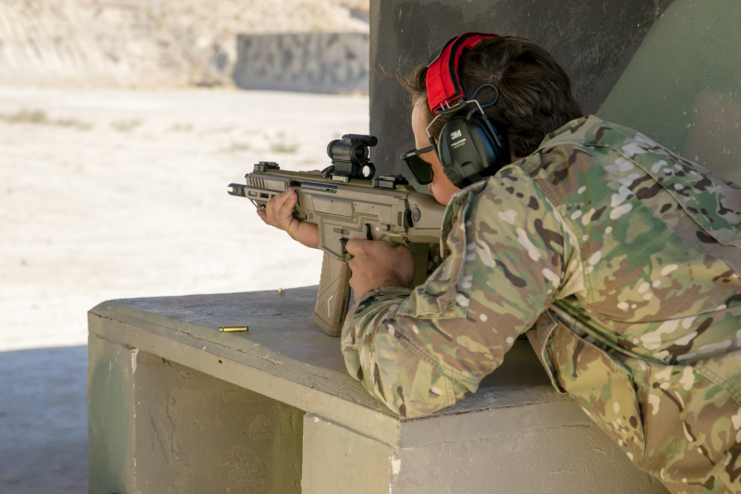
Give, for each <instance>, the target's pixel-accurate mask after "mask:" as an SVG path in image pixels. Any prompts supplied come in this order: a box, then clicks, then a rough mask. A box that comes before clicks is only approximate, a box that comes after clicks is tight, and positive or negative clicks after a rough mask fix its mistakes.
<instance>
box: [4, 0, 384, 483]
mask: <svg viewBox="0 0 741 494" xmlns="http://www.w3.org/2000/svg"><path fill="white" fill-rule="evenodd" d="M368 9H369V5H368V0H273V1H271V2H258V1H253V0H220V1H211V0H179V1H173V0H1V1H0V492H1V493H7V494H19V493H24V494H35V493H45V494H48V493H51V492H74V493H83V492H87V416H86V360H87V350H86V341H87V317H86V312H87V310H89V309H90V308H92V307H93V306H95V305H97V304H98V303H100V302H102V301H104V300H107V299H115V298H130V297H150V296H159V295H182V294H198V293H225V292H242V291H252V290H277V289H278V288H289V287H296V286H306V285H314V284H317V283H318V281H319V271H320V266H321V255H320V254H319V252H318V251H311V250H309V249H306V248H304V247H301V246H299V245H295V244H294V243H293V242H292V241H290V239H289V238H288V236H287V235H285V234H283V233H281V232H278V231H276V230H273V229H271V228H269V227H267V226H265V225H263V224H262V222H261V221H260V220H259V218H258V217H257V215H256V214H255V212H254V207H253V206H252V205H251V204H250V203H249V202H247V201H245V200H243V199H241V200H240V199H238V198H235V197H232V196H229V195H227V193H226V189H227V185H228V184H229V183H230V182H240V181H243V179H244V174H245V173H246V172H248V171H251V169H252V165H253V163H256V162H257V161H259V160H270V161H277V162H279V163H280V164H281V166H282V167H283V168H287V169H293V170H312V169H321V168H324V167H325V166H327V165H328V161H329V160H328V158H327V155H326V146H327V143H328V142H329V141H330V140H331V139H335V138H338V137H340V136H341V135H342V134H344V133H357V134H365V133H368V126H369V123H368V120H369V118H368V107H369V101H368V80H369V74H368V72H369V71H368V33H369V26H368Z"/></svg>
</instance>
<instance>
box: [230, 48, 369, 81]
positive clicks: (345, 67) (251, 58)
mask: <svg viewBox="0 0 741 494" xmlns="http://www.w3.org/2000/svg"><path fill="white" fill-rule="evenodd" d="M368 53H369V36H368V34H365V33H306V34H278V35H272V34H271V35H246V34H245V35H239V36H238V38H237V63H236V66H235V68H234V81H235V83H236V85H237V86H238V87H240V88H242V89H270V90H282V91H302V92H317V93H353V92H359V93H363V94H368Z"/></svg>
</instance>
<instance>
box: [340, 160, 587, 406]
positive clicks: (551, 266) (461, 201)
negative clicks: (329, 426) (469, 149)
mask: <svg viewBox="0 0 741 494" xmlns="http://www.w3.org/2000/svg"><path fill="white" fill-rule="evenodd" d="M446 232H447V235H446ZM574 245H576V243H575V239H574V238H573V234H571V233H570V230H569V229H568V227H567V226H566V225H565V223H564V222H563V220H562V219H561V217H560V216H559V214H558V212H557V211H556V210H555V209H554V208H553V206H552V205H551V203H550V202H549V201H548V199H547V198H546V197H545V195H544V194H543V192H542V191H541V189H540V188H538V187H537V185H536V184H535V183H534V182H533V180H532V179H531V178H530V177H529V176H528V175H527V174H526V173H525V172H524V171H523V170H522V169H521V168H520V167H519V166H515V165H513V166H510V167H507V168H505V169H503V170H502V171H500V173H498V174H497V175H496V176H494V177H492V178H490V179H489V180H488V181H487V182H486V183H484V184H478V185H477V186H471V187H470V188H467V189H464V190H462V191H461V192H459V193H458V194H456V195H455V196H454V197H453V199H452V200H451V203H450V205H449V206H448V209H447V210H446V214H445V220H444V224H443V240H442V242H441V249H442V251H443V252H442V254H443V256H444V257H445V259H444V261H443V262H442V264H441V265H440V266H439V267H438V269H436V270H435V271H434V272H433V273H432V275H431V276H430V277H429V278H428V280H427V281H426V282H425V284H423V285H420V286H418V287H416V288H415V289H414V290H408V289H400V288H379V289H376V290H371V291H369V292H368V293H367V294H365V295H364V297H363V299H361V300H359V301H358V303H356V304H355V306H354V307H353V308H352V310H351V312H350V314H348V318H347V320H346V322H345V326H344V328H343V333H342V349H343V354H344V357H345V363H346V365H347V369H348V371H349V372H350V374H351V375H353V376H355V377H356V378H357V379H358V380H359V381H361V382H362V383H363V386H364V387H365V388H366V389H368V391H369V392H370V393H371V394H372V395H373V396H375V397H376V398H377V399H379V400H380V401H382V402H383V403H385V404H386V405H387V406H388V407H389V408H390V409H391V410H392V411H394V412H396V413H398V414H399V415H401V416H403V417H417V416H421V415H427V414H430V413H433V412H435V411H436V410H439V409H441V408H444V407H447V406H449V405H452V404H454V403H455V401H456V400H457V399H460V398H462V397H463V396H464V395H465V393H466V392H467V391H471V392H474V391H476V390H477V389H478V386H479V382H480V381H481V379H483V378H484V376H486V375H487V374H489V373H491V372H492V371H493V370H494V369H496V368H497V367H498V366H499V365H500V364H501V363H502V360H503V358H504V354H505V353H506V352H507V350H509V349H510V348H511V347H512V345H513V343H514V341H515V339H516V338H517V336H518V335H519V334H521V333H523V332H525V331H526V330H528V329H529V328H530V327H531V326H532V325H533V324H534V323H535V320H536V319H537V318H538V316H539V315H540V314H541V313H542V312H543V311H544V310H545V309H546V308H547V307H548V306H550V304H551V303H552V302H553V301H554V299H555V298H556V297H557V295H558V292H559V288H560V287H561V286H562V285H564V284H565V282H566V278H567V277H569V276H570V274H569V273H568V272H567V265H569V264H570V262H569V261H570V259H571V258H572V257H574V256H575V255H576V249H575V248H574ZM571 264H573V263H571Z"/></svg>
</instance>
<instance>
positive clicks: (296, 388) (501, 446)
mask: <svg viewBox="0 0 741 494" xmlns="http://www.w3.org/2000/svg"><path fill="white" fill-rule="evenodd" d="M316 293H317V290H316V287H307V288H296V289H292V290H287V291H286V292H285V295H284V296H281V295H279V294H278V292H277V291H270V292H253V293H235V294H224V295H194V296H184V297H165V298H143V299H128V300H115V301H109V302H104V303H102V304H100V305H98V306H97V307H95V308H94V309H92V310H91V311H90V313H89V332H90V334H89V362H88V420H89V445H90V449H89V451H90V492H91V493H93V494H111V493H118V494H137V493H139V494H159V493H163V492H175V493H197V494H202V493H206V492H207V493H226V492H228V493H275V494H290V493H299V492H303V493H304V494H335V493H336V494H345V493H354V494H366V493H367V494H371V493H374V494H375V493H378V494H381V493H382V494H386V493H393V494H401V493H404V494H406V493H424V494H429V493H435V494H441V493H470V494H478V493H489V492H506V493H545V492H547V493H569V494H572V493H585V494H586V493H596V492H599V493H615V494H622V493H626V492H632V493H640V494H647V493H665V492H666V491H665V490H664V487H663V486H662V485H661V484H660V483H658V481H656V480H655V479H653V478H652V477H650V476H648V475H645V474H643V473H642V472H640V471H638V470H637V469H635V468H634V467H633V465H632V464H631V463H630V462H629V461H628V459H627V458H626V457H625V455H623V454H622V452H621V451H620V450H619V449H618V447H617V445H614V444H612V442H611V441H610V440H609V439H608V438H607V436H605V435H604V434H603V433H602V432H600V431H599V430H598V429H597V428H596V426H594V425H593V424H592V422H591V421H590V420H589V419H588V418H587V417H586V415H584V413H583V412H582V411H581V410H580V409H579V407H578V406H577V405H576V404H575V403H573V402H572V401H570V400H569V399H568V398H567V397H565V396H564V395H559V394H557V393H556V392H555V391H554V390H553V389H552V388H551V385H550V383H549V381H548V378H547V376H546V374H545V372H544V371H543V369H542V368H541V366H540V363H539V362H538V360H537V358H536V356H535V354H534V353H533V351H532V349H531V348H530V346H529V343H528V342H527V341H526V340H518V341H517V342H516V344H515V347H514V348H513V349H512V350H511V351H510V353H508V354H507V359H506V363H505V364H504V365H503V366H502V367H501V368H500V369H498V370H497V371H496V372H494V373H493V374H492V375H490V376H489V377H487V378H486V379H485V381H484V382H483V383H482V387H481V389H480V390H479V392H478V393H476V394H475V395H472V396H469V397H467V398H466V399H464V400H461V401H460V402H458V403H457V404H456V405H455V406H453V407H450V408H448V409H445V410H442V411H441V412H439V413H436V414H434V415H432V416H430V417H425V418H421V419H411V420H406V419H400V418H398V417H396V416H394V415H393V414H391V413H390V412H389V411H387V410H386V409H385V407H384V406H383V405H381V404H380V403H378V402H376V401H375V400H374V399H373V398H371V397H370V395H369V394H368V393H367V392H366V391H365V390H364V389H363V387H362V386H361V385H360V383H358V382H357V381H355V380H354V379H352V378H351V377H350V376H349V375H348V374H347V372H346V370H345V365H344V361H343V359H342V355H341V352H340V348H339V345H340V343H339V339H337V338H331V337H329V336H327V335H326V334H325V333H324V332H323V331H322V330H321V329H319V328H318V327H317V326H315V325H314V324H313V323H312V322H311V314H312V311H313V309H314V303H315V300H316ZM239 325H242V326H243V325H247V326H249V331H248V332H246V333H229V332H220V331H219V327H222V326H239Z"/></svg>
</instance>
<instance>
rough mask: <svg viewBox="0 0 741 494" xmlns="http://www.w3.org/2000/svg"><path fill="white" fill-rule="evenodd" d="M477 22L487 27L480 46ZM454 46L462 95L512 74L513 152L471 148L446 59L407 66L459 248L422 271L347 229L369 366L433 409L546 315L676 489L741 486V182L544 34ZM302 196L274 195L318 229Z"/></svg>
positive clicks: (620, 430) (580, 399) (624, 429)
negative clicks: (554, 47) (640, 115)
mask: <svg viewBox="0 0 741 494" xmlns="http://www.w3.org/2000/svg"><path fill="white" fill-rule="evenodd" d="M471 35H477V36H480V38H481V39H479V40H477V41H476V42H475V43H473V42H469V43H468V46H464V45H461V43H462V41H461V40H464V39H469V38H470V36H471ZM466 36H469V38H465V37H466ZM469 41H470V40H469ZM451 43H452V44H451ZM461 46H462V48H461ZM456 47H457V48H456ZM458 48H460V50H459V51H458V52H457V53H455V52H451V51H450V50H453V51H454V50H456V49H458ZM446 50H448V51H447V52H446ZM446 53H447V55H445V54H446ZM440 56H450V57H451V58H450V60H452V62H451V63H450V64H448V63H447V62H448V61H449V60H447V59H446V60H445V62H446V63H445V64H444V65H445V66H446V67H447V66H451V67H457V70H456V71H455V72H454V73H452V74H449V76H450V77H452V79H450V80H447V83H449V82H450V81H452V82H453V83H454V84H453V86H455V83H458V85H459V86H460V87H459V90H460V92H461V94H462V95H463V96H464V97H462V100H466V101H469V102H470V100H467V98H471V100H473V99H477V96H476V95H477V94H478V92H479V90H480V89H481V88H482V87H484V86H491V87H493V89H492V88H490V89H491V90H489V91H488V93H490V94H489V96H490V101H486V100H485V99H484V98H483V97H478V100H477V105H478V106H480V107H483V108H482V109H481V110H479V111H481V112H482V113H485V115H483V116H482V117H481V118H483V120H488V121H489V122H490V124H491V125H490V126H489V129H490V130H492V129H491V127H492V126H493V127H494V129H493V130H492V132H494V133H495V134H497V137H493V138H491V141H492V142H494V141H497V142H498V138H499V137H501V138H503V139H504V141H505V142H504V143H503V146H504V147H503V149H505V148H506V149H508V153H507V157H508V158H509V159H506V160H505V161H506V163H498V164H497V163H493V164H492V163H489V165H490V166H489V167H488V168H487V169H486V170H484V171H483V172H482V171H481V170H477V171H475V172H470V170H469V171H466V168H465V166H460V164H457V163H456V162H455V159H451V155H452V154H455V152H456V151H455V149H454V148H452V144H451V143H450V142H444V141H446V140H447V139H448V137H446V136H445V134H444V132H442V131H443V128H445V127H444V126H445V125H447V124H448V123H449V122H451V121H452V120H453V119H454V118H455V116H456V114H458V115H460V109H459V110H458V111H457V112H456V111H448V110H451V105H450V104H449V103H450V102H449V101H448V102H447V104H448V106H447V107H446V106H445V105H446V103H442V106H440V105H439V102H440V97H439V96H440V94H441V91H443V92H444V91H445V88H444V87H445V86H446V81H445V80H444V79H445V77H442V79H440V76H439V74H437V73H435V74H431V73H430V72H431V70H432V69H434V68H435V67H436V66H435V63H434V62H433V64H431V66H430V67H431V68H430V69H428V67H427V66H423V67H420V68H419V69H417V70H416V72H415V73H414V74H413V76H412V77H411V78H410V81H409V82H408V83H406V84H405V85H406V86H407V88H408V89H409V90H410V92H411V95H412V98H413V103H414V109H413V112H412V128H413V131H414V135H415V140H416V147H417V149H419V151H417V152H412V153H406V154H405V156H406V158H407V159H408V161H409V162H410V168H411V171H413V172H414V174H415V176H418V177H424V175H425V170H424V167H425V164H426V166H427V167H428V170H427V172H428V176H429V177H430V179H429V180H430V183H429V186H428V187H429V189H430V192H431V193H432V194H433V195H434V197H435V199H437V200H438V201H439V202H440V203H442V204H447V205H448V206H447V210H446V214H445V220H444V223H443V226H442V228H443V231H442V234H443V235H442V239H441V246H440V247H441V250H442V257H443V260H442V263H441V264H440V266H439V267H438V268H437V269H436V270H435V271H434V272H433V273H432V275H431V276H430V277H429V279H428V280H427V281H426V283H425V284H423V285H421V286H418V287H416V288H414V289H413V290H410V289H409V288H408V287H409V286H410V285H411V283H412V279H413V276H414V266H413V262H412V256H411V254H410V253H409V251H408V250H407V249H406V248H404V247H391V246H389V245H388V244H386V243H384V242H372V241H366V240H351V241H349V242H348V243H347V250H348V252H349V253H350V254H352V255H353V256H355V257H354V258H353V260H352V261H351V262H350V267H351V268H352V271H353V277H352V279H351V282H350V284H351V286H352V288H353V289H354V292H355V300H356V303H355V305H354V306H353V308H352V309H351V311H350V313H349V314H348V317H347V320H346V322H345V326H344V328H343V333H342V349H343V352H344V356H345V361H346V364H347V368H348V371H349V372H350V374H351V375H353V376H355V377H356V378H357V379H358V380H360V381H361V382H362V383H363V386H365V387H366V389H368V391H369V392H370V393H371V394H372V395H373V396H375V397H376V398H377V399H378V400H380V401H382V402H383V403H385V404H386V405H387V406H388V407H389V408H390V409H391V410H393V411H394V412H396V413H398V414H400V415H401V416H405V417H417V416H420V415H426V414H429V413H432V412H434V411H436V410H439V409H441V408H444V407H447V406H450V405H452V404H453V403H455V401H456V400H458V399H461V398H463V397H464V395H465V394H466V392H475V391H476V390H477V388H478V385H479V382H480V381H481V379H483V378H484V377H485V376H486V375H487V374H489V373H491V372H492V371H494V370H495V369H496V368H497V367H498V366H499V365H500V364H501V363H502V360H503V359H504V358H505V354H506V352H507V350H509V348H511V347H512V345H513V343H514V341H515V339H516V338H517V337H518V336H519V335H520V334H523V333H525V332H527V334H528V337H529V339H530V341H531V343H533V347H534V348H535V350H536V353H537V354H538V357H539V358H540V359H541V362H542V363H543V365H544V367H545V369H546V371H547V372H548V374H549V376H550V377H551V380H552V382H553V385H554V386H555V387H556V389H558V390H559V391H565V392H566V393H568V394H569V395H570V396H571V397H572V398H573V399H574V400H576V402H577V403H578V404H579V405H580V406H581V407H582V409H583V410H584V411H585V412H586V413H587V415H588V416H589V417H590V418H591V419H592V420H593V421H594V422H595V423H596V424H597V425H598V426H599V427H600V428H602V429H603V430H604V431H605V432H606V433H607V434H608V435H610V436H611V437H613V438H614V440H615V441H616V442H617V443H618V444H619V446H620V447H621V448H622V449H623V450H624V451H625V453H626V455H627V456H628V457H629V458H630V459H631V460H632V461H633V463H634V464H635V465H636V466H637V467H638V468H640V469H642V470H644V471H646V472H649V473H650V474H652V475H654V476H656V477H658V478H659V479H660V480H661V481H662V482H663V483H664V484H665V485H666V487H667V488H668V489H669V490H670V491H671V492H673V493H738V492H741V478H740V477H741V458H740V457H741V405H740V403H741V320H740V319H741V279H739V273H741V250H740V249H739V248H740V247H741V234H740V233H739V229H740V228H741V226H740V224H741V190H740V189H739V187H738V186H736V185H735V184H733V183H730V182H728V181H727V180H725V179H723V178H722V177H719V176H718V175H716V174H713V173H711V172H710V171H708V170H707V169H705V168H703V167H701V166H699V165H697V164H695V163H692V162H690V161H688V160H685V159H683V158H681V157H679V156H677V155H675V154H673V153H671V152H670V151H669V150H667V149H666V148H663V147H662V146H661V145H659V144H657V143H655V142H653V141H652V140H650V139H648V138H647V137H646V136H644V135H642V134H640V133H638V132H636V131H633V130H630V129H627V128H624V127H621V126H619V125H615V124H611V123H607V122H604V121H602V120H600V119H599V118H597V117H595V116H588V117H583V116H582V115H581V112H580V110H579V107H578V104H577V103H576V101H575V100H574V98H573V96H572V95H571V86H570V82H569V79H568V77H567V76H566V74H565V73H564V71H563V70H562V69H561V67H559V66H558V64H557V63H556V62H555V61H554V60H553V58H552V57H551V56H550V55H549V54H548V53H547V52H546V51H545V50H544V49H543V48H542V47H540V46H538V45H537V44H535V43H533V42H531V41H528V40H525V39H522V38H516V37H497V36H495V35H479V33H467V34H466V35H463V36H461V37H459V38H456V39H454V40H451V42H449V43H448V44H446V46H445V47H444V49H443V51H442V52H441V55H440ZM453 62H454V63H453ZM443 76H445V74H443ZM436 77H437V78H436ZM441 80H443V82H442V85H441V83H440V81H441ZM449 85H450V84H448V86H449ZM440 87H443V90H441V89H440ZM451 87H452V86H451ZM494 89H495V90H496V93H495V95H496V96H498V97H495V96H492V94H494V91H493V90H494ZM482 94H483V93H482ZM433 99H434V101H433ZM479 100H480V101H479ZM446 101H447V100H446ZM492 101H494V103H492ZM461 104H465V101H464V103H461ZM469 107H470V108H471V110H470V111H469V110H468V107H467V108H466V111H468V116H469V117H470V115H471V114H473V113H476V111H477V110H476V107H475V105H473V104H470V103H469ZM456 108H458V107H457V106H455V105H452V110H455V109H456ZM436 117H437V118H436ZM482 125H483V124H482ZM487 125H489V124H487ZM451 135H452V133H451ZM429 140H431V142H432V144H433V145H432V146H430V145H429V142H428V141H429ZM492 145H493V144H492ZM441 161H442V163H441ZM502 164H505V165H506V166H503V167H502V166H501V165H502ZM464 165H465V164H464ZM469 172H470V173H469ZM494 172H496V173H494ZM461 177H463V179H462V180H461ZM466 177H468V180H466ZM451 178H452V179H453V181H451ZM456 181H457V182H458V183H459V184H461V185H464V186H465V185H466V184H467V183H468V182H471V184H470V185H467V186H465V187H464V188H462V189H460V188H459V187H458V186H457V184H456V183H454V182H456ZM295 200H296V196H295V193H294V192H292V191H288V192H286V193H285V194H284V195H282V196H280V197H278V198H276V199H275V200H274V201H271V202H272V204H269V205H268V210H267V212H259V213H260V214H261V216H262V217H263V219H265V220H266V222H268V223H270V224H273V225H274V226H277V227H279V228H282V229H284V230H286V231H288V232H289V234H291V236H292V237H293V238H295V239H297V240H299V241H302V242H303V243H304V244H306V245H309V246H313V247H316V246H317V244H318V235H317V234H316V232H315V231H314V230H313V228H312V227H314V225H308V224H298V222H296V220H294V219H293V218H292V217H291V211H292V209H293V205H294V204H295Z"/></svg>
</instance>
